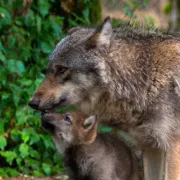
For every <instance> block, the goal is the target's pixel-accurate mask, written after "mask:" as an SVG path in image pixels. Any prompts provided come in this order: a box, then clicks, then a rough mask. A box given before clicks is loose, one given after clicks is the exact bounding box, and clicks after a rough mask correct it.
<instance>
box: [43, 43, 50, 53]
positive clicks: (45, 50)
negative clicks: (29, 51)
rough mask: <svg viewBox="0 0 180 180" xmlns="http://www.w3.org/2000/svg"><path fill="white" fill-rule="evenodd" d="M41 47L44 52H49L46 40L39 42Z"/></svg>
mask: <svg viewBox="0 0 180 180" xmlns="http://www.w3.org/2000/svg"><path fill="white" fill-rule="evenodd" d="M41 49H42V51H43V52H44V53H46V54H49V53H51V51H52V47H51V45H50V44H49V43H47V42H42V43H41Z"/></svg>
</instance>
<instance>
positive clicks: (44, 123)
mask: <svg viewBox="0 0 180 180" xmlns="http://www.w3.org/2000/svg"><path fill="white" fill-rule="evenodd" d="M53 120H54V117H53V115H52V114H46V113H41V127H42V128H43V129H45V130H46V131H48V132H50V133H53V132H54V130H55V126H54V125H53V124H52V123H51V121H53Z"/></svg>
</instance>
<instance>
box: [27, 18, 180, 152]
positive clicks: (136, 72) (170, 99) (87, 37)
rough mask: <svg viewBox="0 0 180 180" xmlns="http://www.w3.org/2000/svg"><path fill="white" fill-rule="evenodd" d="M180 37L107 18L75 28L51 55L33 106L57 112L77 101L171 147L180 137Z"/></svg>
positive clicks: (140, 136) (145, 139) (85, 108)
mask: <svg viewBox="0 0 180 180" xmlns="http://www.w3.org/2000/svg"><path fill="white" fill-rule="evenodd" d="M179 37H180V36H178V35H174V34H173V33H165V32H161V31H156V30H151V29H149V30H143V29H142V28H139V27H131V26H130V25H128V24H121V25H120V26H119V27H118V28H113V27H112V25H111V21H110V19H109V18H106V19H105V20H104V22H103V23H102V24H101V25H100V26H98V27H97V28H96V29H93V28H75V29H74V30H71V31H70V32H69V34H68V35H67V36H66V37H65V38H64V39H62V40H61V41H60V42H59V43H58V44H57V46H56V47H55V49H54V51H53V52H52V54H51V55H50V60H49V63H48V67H47V74H46V77H45V79H44V81H43V82H42V83H41V85H40V86H39V87H38V89H37V90H36V91H35V93H34V95H33V97H32V99H31V100H30V102H29V105H30V106H31V107H33V108H35V109H38V110H40V111H53V110H54V109H55V108H57V107H59V106H63V105H67V104H76V105H77V106H78V107H79V108H80V110H81V111H83V112H84V113H86V114H87V115H91V114H96V115H97V118H98V120H99V121H100V122H102V123H105V124H109V125H114V126H116V127H119V128H121V129H125V130H127V131H129V132H130V133H131V134H132V135H134V136H135V137H137V139H139V142H142V143H143V144H147V145H151V146H154V147H160V148H162V149H167V148H168V147H170V146H171V143H172V142H173V141H174V139H176V138H177V137H179V135H180V129H179V127H180V98H179V87H178V83H177V82H180V38H179Z"/></svg>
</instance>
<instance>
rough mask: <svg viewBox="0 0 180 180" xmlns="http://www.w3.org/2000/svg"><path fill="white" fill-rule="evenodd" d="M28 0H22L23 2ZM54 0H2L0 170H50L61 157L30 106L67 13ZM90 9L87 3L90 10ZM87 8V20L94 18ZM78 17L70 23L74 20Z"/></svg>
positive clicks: (59, 166)
mask: <svg viewBox="0 0 180 180" xmlns="http://www.w3.org/2000/svg"><path fill="white" fill-rule="evenodd" d="M25 2H28V1H23V3H25ZM54 3H55V0H43V1H32V4H22V1H21V0H15V1H6V0H3V1H1V2H0V35H1V36H0V66H1V68H0V74H1V76H0V81H1V84H0V117H1V119H0V176H3V177H7V176H16V175H18V173H19V172H20V173H23V174H30V175H34V176H39V175H51V174H55V173H57V172H58V171H59V170H60V169H61V170H63V169H62V161H61V159H60V157H59V156H58V154H57V153H56V151H55V148H54V145H53V143H52V140H51V138H50V137H49V135H47V134H46V133H45V132H44V131H43V130H42V129H41V128H40V126H39V118H40V114H39V113H38V112H35V111H33V110H32V109H31V108H29V107H28V106H27V102H28V100H29V98H30V96H31V95H32V93H33V92H34V90H35V89H36V88H37V86H38V85H39V83H40V82H41V80H42V78H43V77H44V75H43V71H44V69H45V67H46V64H47V59H48V55H49V53H50V52H51V51H52V49H53V47H54V46H55V44H56V43H57V41H59V40H60V38H61V37H62V36H63V34H64V32H65V29H62V27H63V23H64V17H62V16H59V15H56V14H55V13H54V12H53V8H54V7H53V6H55V4H54ZM85 11H88V7H86V10H85ZM88 18H89V15H88V14H87V13H86V14H84V16H83V18H82V20H83V23H84V24H88V23H90V22H89V20H88ZM74 22H76V21H75V20H74V21H73V22H72V23H71V21H69V27H70V26H73V25H74V24H73V23H74Z"/></svg>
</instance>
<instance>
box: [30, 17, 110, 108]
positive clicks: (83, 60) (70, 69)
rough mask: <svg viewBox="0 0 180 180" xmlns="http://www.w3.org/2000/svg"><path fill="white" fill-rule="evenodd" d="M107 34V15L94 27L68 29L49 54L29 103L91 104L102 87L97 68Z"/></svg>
mask: <svg viewBox="0 0 180 180" xmlns="http://www.w3.org/2000/svg"><path fill="white" fill-rule="evenodd" d="M111 36H112V25H111V20H110V18H109V17H108V18H106V19H105V20H104V22H103V23H102V24H101V25H100V26H98V27H97V28H96V29H93V28H76V29H75V30H72V31H70V33H69V35H67V36H66V37H65V38H64V39H62V40H61V41H60V42H59V43H58V44H57V46H56V48H55V49H54V51H53V52H52V54H51V55H50V60H49V63H48V66H47V74H46V77H45V79H44V80H43V82H42V83H41V84H40V86H39V87H38V88H37V90H36V91H35V93H34V95H33V97H32V98H31V100H30V101H29V105H30V106H31V107H32V108H34V109H37V110H40V111H46V110H52V109H54V108H56V107H57V106H63V105H67V104H76V105H79V104H81V105H82V103H84V104H83V107H85V106H88V107H87V109H88V108H90V107H92V103H95V102H94V101H96V100H97V98H98V96H99V95H100V92H101V91H102V89H103V88H102V84H101V81H100V80H99V77H100V76H103V75H102V73H101V72H100V70H99V68H101V69H102V68H103V65H104V64H103V61H104V59H106V58H107V54H108V49H109V46H110V43H111Z"/></svg>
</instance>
